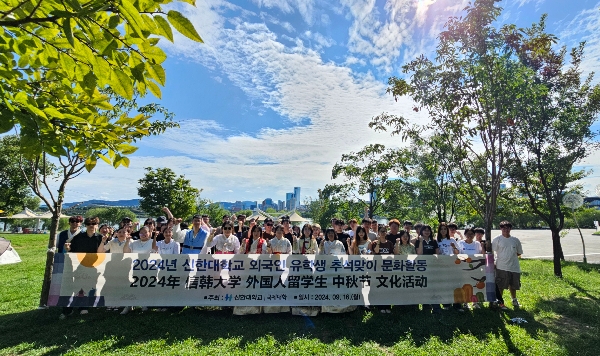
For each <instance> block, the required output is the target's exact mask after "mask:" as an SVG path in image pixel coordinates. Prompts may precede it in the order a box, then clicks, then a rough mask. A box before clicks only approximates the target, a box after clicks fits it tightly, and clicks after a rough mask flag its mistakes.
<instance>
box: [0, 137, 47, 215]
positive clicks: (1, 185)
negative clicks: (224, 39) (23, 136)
mask: <svg viewBox="0 0 600 356" xmlns="http://www.w3.org/2000/svg"><path fill="white" fill-rule="evenodd" d="M39 206H40V199H39V198H37V197H35V196H34V195H33V194H32V192H31V189H30V188H29V186H28V185H27V180H26V179H25V177H24V176H23V175H22V174H21V170H20V169H19V138H18V137H17V136H14V135H9V136H4V137H2V138H0V210H4V212H3V214H5V215H6V216H10V215H12V214H15V213H18V212H19V211H21V210H23V208H24V207H28V208H30V209H32V210H34V209H37V208H38V207H39Z"/></svg>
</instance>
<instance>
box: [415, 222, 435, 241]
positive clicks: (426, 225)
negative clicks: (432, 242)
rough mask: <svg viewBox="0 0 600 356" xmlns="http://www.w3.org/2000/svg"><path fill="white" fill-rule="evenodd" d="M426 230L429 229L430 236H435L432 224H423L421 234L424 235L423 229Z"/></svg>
mask: <svg viewBox="0 0 600 356" xmlns="http://www.w3.org/2000/svg"><path fill="white" fill-rule="evenodd" d="M424 230H429V237H430V238H433V229H432V228H431V226H430V225H429V224H425V225H423V226H421V231H419V232H418V233H419V236H421V235H423V231H424Z"/></svg>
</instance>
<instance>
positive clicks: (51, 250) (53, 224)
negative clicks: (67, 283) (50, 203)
mask: <svg viewBox="0 0 600 356" xmlns="http://www.w3.org/2000/svg"><path fill="white" fill-rule="evenodd" d="M61 212H62V200H61V199H59V201H58V202H57V203H56V205H55V206H54V212H53V214H52V220H51V221H50V237H49V238H48V251H47V252H46V270H45V271H44V280H43V282H42V292H41V294H40V308H44V307H47V306H48V295H49V294H50V282H51V281H52V270H53V268H54V254H55V246H56V235H57V233H58V221H59V219H60V214H61Z"/></svg>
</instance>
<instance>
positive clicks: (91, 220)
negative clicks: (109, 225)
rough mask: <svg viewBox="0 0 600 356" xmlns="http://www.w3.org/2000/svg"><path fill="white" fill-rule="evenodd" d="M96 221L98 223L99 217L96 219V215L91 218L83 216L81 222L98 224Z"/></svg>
mask: <svg viewBox="0 0 600 356" xmlns="http://www.w3.org/2000/svg"><path fill="white" fill-rule="evenodd" d="M98 223H100V219H98V217H97V216H96V217H93V218H85V220H84V222H83V224H84V225H86V226H87V225H98Z"/></svg>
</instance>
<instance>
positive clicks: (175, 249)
mask: <svg viewBox="0 0 600 356" xmlns="http://www.w3.org/2000/svg"><path fill="white" fill-rule="evenodd" d="M156 250H157V251H158V253H162V254H166V255H178V254H179V242H177V241H175V240H172V239H171V241H170V242H169V243H166V242H165V240H161V241H158V242H157V243H156Z"/></svg>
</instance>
